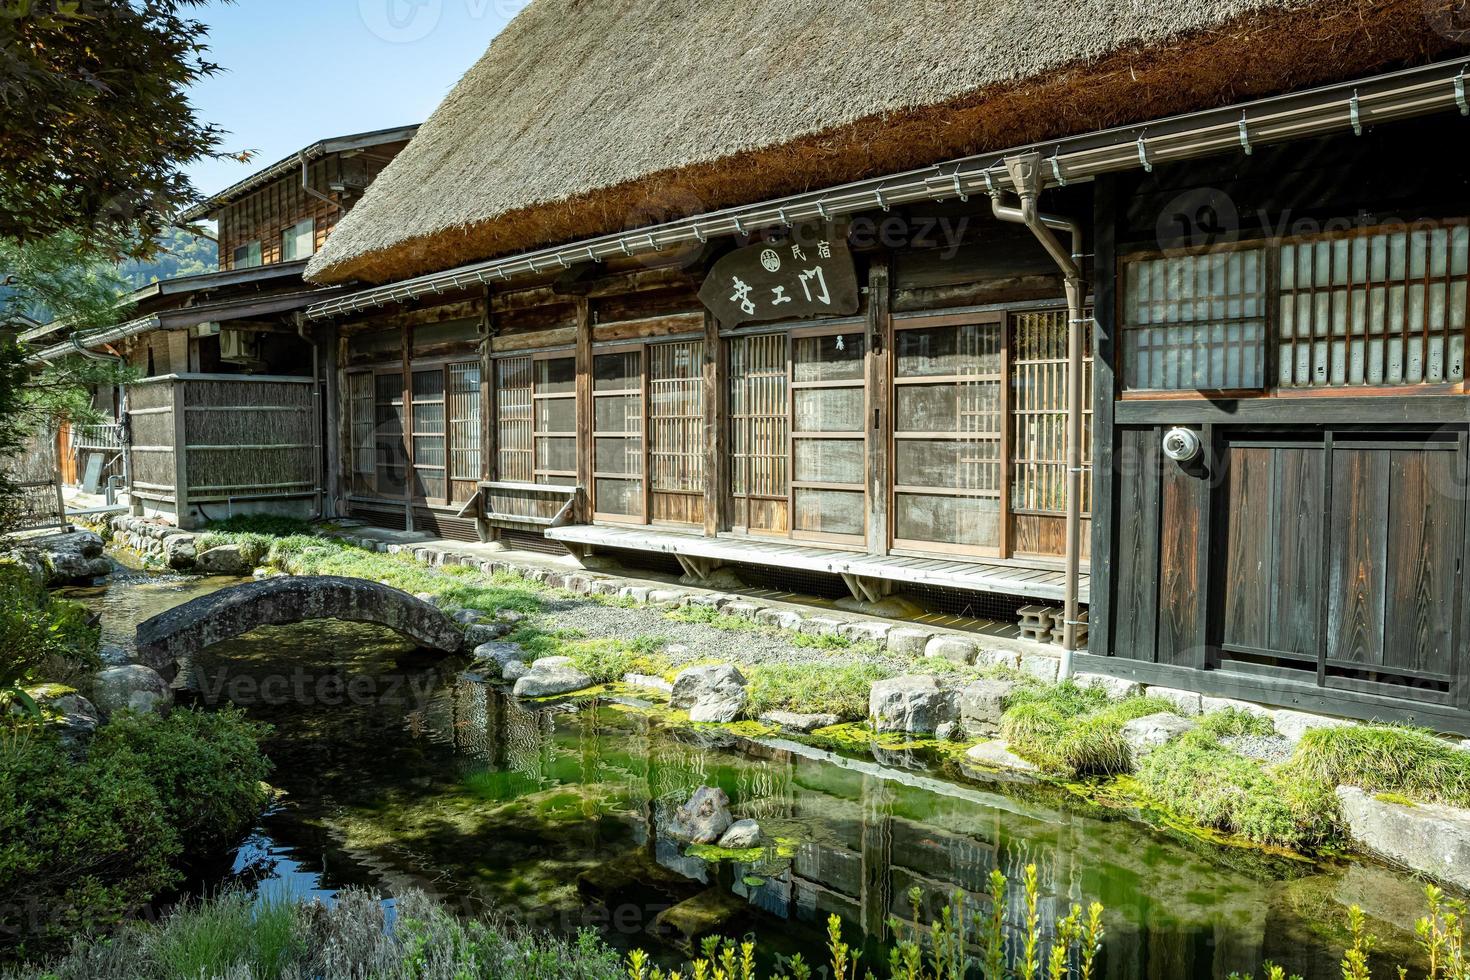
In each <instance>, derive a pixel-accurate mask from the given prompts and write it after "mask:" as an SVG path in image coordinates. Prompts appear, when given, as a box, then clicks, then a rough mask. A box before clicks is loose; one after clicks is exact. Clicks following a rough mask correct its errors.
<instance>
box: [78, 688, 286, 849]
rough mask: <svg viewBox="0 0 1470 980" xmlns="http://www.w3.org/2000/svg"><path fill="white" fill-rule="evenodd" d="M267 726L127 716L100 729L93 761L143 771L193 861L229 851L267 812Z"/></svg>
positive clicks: (229, 717)
mask: <svg viewBox="0 0 1470 980" xmlns="http://www.w3.org/2000/svg"><path fill="white" fill-rule="evenodd" d="M266 733H267V729H266V728H265V726H262V725H258V724H256V723H255V722H252V721H249V720H247V719H246V718H245V715H244V714H243V713H242V712H240V711H238V710H236V709H234V708H225V709H223V710H220V711H193V710H176V711H173V712H170V713H169V714H168V715H167V716H166V717H164V716H159V715H135V714H132V713H131V712H123V713H122V714H119V715H118V716H116V717H115V718H114V719H113V720H112V722H111V723H110V724H108V725H106V726H104V727H103V728H100V729H98V732H97V736H96V738H95V739H94V741H93V744H92V750H91V755H92V757H93V758H97V759H103V760H108V759H114V760H116V761H117V762H119V763H120V764H131V765H133V766H135V767H137V768H138V769H139V771H141V772H142V773H143V774H144V775H145V776H146V777H147V778H148V779H149V780H150V781H151V782H152V784H153V786H154V788H155V789H156V790H157V791H158V797H159V799H160V800H161V801H162V805H163V808H164V811H165V814H166V816H167V819H168V822H169V825H170V826H172V827H174V828H175V829H176V830H177V831H178V832H179V837H180V840H181V841H182V843H183V850H184V856H185V857H186V858H189V859H193V858H198V857H203V856H208V855H212V854H217V853H218V852H220V851H221V850H223V849H224V848H226V847H228V846H230V845H231V844H233V843H234V842H235V840H236V839H237V838H238V836H239V834H240V833H241V832H242V831H243V830H245V829H246V828H247V827H248V826H249V825H250V822H251V821H253V820H254V819H255V818H256V817H257V816H258V815H259V814H260V811H261V809H262V808H263V807H264V806H265V802H266V790H265V788H264V786H263V785H262V783H261V780H263V779H265V777H266V775H267V774H268V773H269V772H270V764H269V763H268V762H267V761H266V759H265V757H264V756H263V755H261V753H260V747H259V745H258V744H257V743H258V742H259V740H260V739H261V738H263V737H264V736H265V735H266Z"/></svg>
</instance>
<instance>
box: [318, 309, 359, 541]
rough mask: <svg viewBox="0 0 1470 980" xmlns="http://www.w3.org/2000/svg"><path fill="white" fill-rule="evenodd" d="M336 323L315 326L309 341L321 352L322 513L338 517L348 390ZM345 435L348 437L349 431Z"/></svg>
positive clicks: (320, 465)
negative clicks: (345, 398) (345, 404)
mask: <svg viewBox="0 0 1470 980" xmlns="http://www.w3.org/2000/svg"><path fill="white" fill-rule="evenodd" d="M337 334H338V330H337V324H336V323H334V322H329V323H327V324H325V325H323V326H322V327H320V328H318V330H317V332H316V335H315V336H314V337H313V338H312V343H313V344H314V345H315V346H316V348H317V350H319V351H321V352H322V375H321V377H320V378H317V379H315V380H316V382H317V384H318V386H319V387H318V388H317V404H318V405H319V406H320V411H321V414H320V415H318V417H317V419H318V423H319V425H320V426H321V430H320V432H319V435H320V437H321V439H322V445H321V446H320V447H319V449H318V453H317V455H318V459H319V462H318V465H317V472H318V473H320V474H321V476H322V485H321V487H320V489H321V492H322V496H321V508H320V511H321V516H322V517H337V516H338V515H339V514H341V513H343V510H342V509H341V505H340V503H339V498H340V496H341V493H342V477H343V472H342V461H343V460H344V459H346V458H347V454H346V453H344V452H343V451H342V447H343V446H346V445H349V443H348V442H347V441H346V440H344V439H343V433H344V430H345V421H346V418H347V412H346V411H345V410H344V409H345V408H346V406H344V405H343V403H342V398H343V393H344V392H346V390H347V385H346V384H345V383H344V382H345V381H346V376H345V374H344V373H343V371H342V361H341V360H340V357H341V349H340V346H339V344H338V338H337ZM348 438H349V439H350V438H351V435H350V433H349V434H348Z"/></svg>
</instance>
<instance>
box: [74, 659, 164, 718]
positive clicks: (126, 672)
mask: <svg viewBox="0 0 1470 980" xmlns="http://www.w3.org/2000/svg"><path fill="white" fill-rule="evenodd" d="M92 701H93V703H94V704H95V705H96V706H97V708H98V709H99V710H100V711H101V712H102V714H103V715H104V716H107V715H112V714H113V713H114V712H118V711H135V712H137V713H138V714H152V713H153V712H155V711H159V710H161V709H163V708H167V707H168V706H169V704H171V703H172V702H173V693H172V692H171V691H170V690H169V686H168V681H166V680H164V679H163V675H162V674H160V673H159V672H158V671H156V670H154V669H152V668H151V667H145V666H143V665H142V664H127V665H126V666H122V667H108V668H107V669H105V670H99V671H98V672H97V673H96V674H95V675H93V677H92Z"/></svg>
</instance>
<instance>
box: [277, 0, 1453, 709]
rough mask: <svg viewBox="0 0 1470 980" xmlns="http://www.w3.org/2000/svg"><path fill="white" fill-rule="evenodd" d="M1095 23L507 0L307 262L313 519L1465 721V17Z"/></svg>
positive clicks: (1243, 687)
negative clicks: (319, 354)
mask: <svg viewBox="0 0 1470 980" xmlns="http://www.w3.org/2000/svg"><path fill="white" fill-rule="evenodd" d="M574 6H575V10H574V9H573V7H574ZM1084 8H1085V9H1082V8H1077V7H1076V5H1058V4H1051V3H1043V4H1033V5H1029V6H1024V7H1019V6H1018V7H1013V8H1007V9H1005V10H1001V11H987V13H986V16H984V17H976V16H975V13H974V9H973V7H972V5H967V4H960V3H954V2H950V0H930V2H925V3H920V4H918V5H917V6H915V5H913V4H909V5H889V6H882V5H873V4H867V3H862V2H859V0H829V2H824V3H814V4H802V5H792V4H775V3H759V2H757V3H749V4H706V5H703V6H699V7H695V8H691V7H688V6H686V5H675V4H672V3H668V2H664V0H644V2H642V3H638V4H604V5H591V6H589V5H585V4H575V5H574V4H573V2H572V0H537V2H536V3H534V4H532V5H531V6H530V7H529V8H528V9H527V10H525V11H524V12H523V13H522V14H520V15H519V17H517V19H516V20H515V21H514V22H513V23H512V24H511V25H510V26H509V27H508V28H507V29H506V30H505V32H504V33H503V34H501V35H500V36H499V37H498V38H496V40H495V41H494V42H493V43H492V44H491V45H490V48H489V50H488V51H487V53H486V54H485V56H484V58H483V59H482V60H481V61H480V62H479V63H478V64H477V65H476V66H475V67H474V68H473V69H471V71H470V72H469V73H468V74H467V75H466V76H465V78H464V80H463V81H462V82H461V83H460V85H459V86H458V87H457V88H456V89H455V90H454V92H453V93H451V95H450V96H449V97H448V98H447V99H446V100H445V102H444V103H443V105H441V107H440V108H439V109H438V110H437V111H436V112H435V113H434V115H433V116H432V117H431V118H430V119H429V120H428V121H427V122H426V123H425V124H424V125H423V127H422V128H421V129H420V131H419V133H418V134H417V136H416V137H415V138H414V140H413V141H412V143H410V145H409V147H408V148H407V149H406V150H405V151H404V152H403V153H402V154H401V155H399V156H398V158H397V159H395V160H394V161H393V163H392V164H390V165H389V166H388V167H387V168H386V170H385V171H384V173H383V175H382V176H381V178H380V179H379V180H378V181H377V182H376V183H375V184H374V186H373V187H372V188H371V189H370V191H369V192H368V193H367V195H366V196H365V197H364V199H363V201H362V203H361V204H360V205H359V206H358V207H357V208H355V209H353V211H352V212H351V213H350V214H349V215H347V216H346V217H345V218H344V220H343V221H342V223H341V226H340V227H339V229H338V230H337V232H336V234H334V235H333V237H332V238H331V240H330V241H329V242H327V244H326V245H325V247H324V248H323V249H322V250H321V251H320V252H318V253H317V254H316V255H315V256H313V258H312V260H311V263H310V265H309V267H308V270H307V275H308V278H310V279H312V280H314V281H316V282H318V283H321V284H324V285H343V284H348V283H351V282H353V281H359V282H365V283H368V284H369V285H367V286H366V287H364V288H357V289H355V290H353V291H350V292H347V293H345V294H343V295H338V296H333V297H329V298H324V299H323V300H322V301H320V302H316V303H313V304H312V305H311V306H310V308H309V309H308V310H307V311H306V318H307V319H308V320H309V321H310V322H312V323H313V324H315V325H318V328H319V329H323V330H325V331H328V332H329V334H330V335H331V336H332V337H334V338H335V344H334V345H333V346H332V348H331V349H330V351H329V354H328V356H329V357H330V360H331V364H330V370H329V373H328V375H327V382H328V385H329V391H330V395H329V398H328V410H329V413H330V414H331V416H332V421H331V424H330V425H329V430H328V439H329V447H328V452H327V458H328V459H329V460H331V461H332V464H333V465H331V466H329V468H328V471H327V472H326V474H325V475H324V477H325V487H324V488H325V491H326V493H327V497H328V504H327V505H328V506H329V507H330V508H332V510H333V512H334V513H339V514H346V515H351V516H354V517H358V518H361V519H364V520H366V521H369V522H373V523H377V524H380V525H383V526H388V527H396V528H410V529H418V530H428V531H430V532H432V533H437V534H439V535H442V536H448V537H456V536H459V537H472V536H475V535H481V536H485V535H498V536H501V537H503V538H505V539H506V540H508V541H510V542H512V543H515V544H518V545H520V546H524V547H557V548H566V549H569V550H572V551H573V552H574V553H576V554H579V555H588V554H591V553H593V552H598V551H607V552H611V553H615V554H617V555H619V556H622V557H624V558H629V559H631V558H633V557H635V556H638V555H642V556H645V558H646V560H650V561H665V562H668V561H669V560H670V557H671V556H672V558H673V559H677V561H678V562H679V564H680V565H681V566H682V567H683V569H684V570H685V571H686V572H688V573H690V574H692V575H696V576H700V575H708V574H709V573H710V572H711V571H712V570H713V569H714V568H716V567H718V566H722V565H723V566H730V567H732V568H734V569H735V570H737V571H739V572H740V573H741V574H743V575H745V576H746V577H747V578H748V579H751V580H752V581H760V582H766V583H769V584H771V585H774V586H777V587H787V588H797V587H800V588H802V589H803V590H804V591H819V592H820V591H823V590H826V594H829V595H832V594H835V590H838V589H842V590H847V591H850V593H851V597H852V599H853V600H855V601H857V600H860V601H863V602H866V603H869V604H873V603H879V602H881V601H882V600H883V599H884V598H885V597H886V596H888V595H890V594H891V593H894V592H897V593H902V594H905V595H908V596H910V597H914V598H917V599H919V600H921V601H922V602H925V603H928V604H930V605H932V606H935V607H937V608H941V609H948V610H951V611H961V610H963V611H967V612H970V613H974V614H982V615H987V616H991V617H994V618H1000V617H1007V616H1015V615H1016V614H1017V612H1018V611H1019V610H1020V609H1021V607H1026V606H1037V605H1040V606H1046V607H1058V606H1063V605H1065V611H1064V612H1063V614H1062V615H1061V617H1060V618H1059V619H1060V621H1057V620H1056V619H1054V620H1052V624H1054V625H1055V627H1056V629H1057V633H1058V640H1059V641H1060V642H1061V644H1062V646H1063V647H1065V648H1066V649H1067V650H1068V651H1069V653H1070V652H1071V651H1072V650H1073V648H1078V649H1077V652H1075V654H1073V655H1071V656H1070V657H1069V658H1068V663H1067V668H1068V669H1086V670H1091V671H1099V672H1104V673H1110V674H1114V675H1118V676H1124V677H1131V678H1137V679H1140V680H1145V681H1148V682H1150V683H1155V684H1170V685H1174V686H1177V687H1181V688H1188V689H1191V690H1196V691H1202V692H1205V693H1208V694H1212V695H1225V696H1240V697H1247V698H1251V699H1253V700H1258V701H1264V702H1268V703H1275V704H1282V705H1300V706H1304V707H1307V708H1312V709H1316V710H1322V711H1326V712H1329V713H1337V714H1346V715H1358V716H1365V717H1395V718H1412V719H1416V720H1420V721H1424V722H1428V723H1432V724H1434V725H1437V726H1439V727H1442V728H1459V729H1462V730H1463V729H1465V728H1466V727H1467V726H1470V680H1467V670H1466V668H1467V660H1466V658H1467V642H1466V630H1467V628H1470V623H1467V615H1466V614H1467V613H1470V609H1467V601H1470V590H1467V589H1466V588H1465V583H1464V579H1463V575H1464V571H1463V569H1464V565H1465V562H1466V560H1467V559H1470V541H1467V535H1466V527H1467V520H1470V513H1467V499H1470V497H1467V494H1466V492H1465V488H1466V472H1467V457H1470V450H1467V427H1470V399H1467V397H1466V392H1465V388H1464V363H1463V362H1464V344H1465V337H1466V330H1467V303H1470V298H1467V283H1470V267H1467V259H1470V247H1467V246H1470V241H1467V223H1466V221H1467V218H1470V188H1467V182H1466V176H1465V169H1464V167H1463V165H1462V164H1461V163H1460V162H1459V159H1458V157H1459V156H1460V154H1459V153H1458V151H1453V150H1451V149H1450V148H1451V147H1453V146H1457V145H1460V143H1459V140H1461V139H1463V138H1464V134H1465V132H1466V131H1467V130H1466V129H1465V127H1467V126H1470V122H1467V120H1466V118H1465V117H1466V114H1467V113H1470V106H1467V101H1466V90H1465V62H1464V57H1465V55H1466V51H1467V50H1470V49H1467V46H1466V43H1465V42H1466V40H1467V35H1466V33H1465V32H1464V29H1463V26H1462V25H1460V24H1459V23H1458V21H1457V20H1456V13H1457V10H1458V8H1456V7H1455V5H1454V4H1452V3H1443V4H1441V3H1439V2H1437V0H1412V2H1400V0H1387V2H1369V0H1293V2H1283V0H1232V2H1228V3H1217V4H1209V5H1203V4H1178V3H1163V2H1155V0H1146V2H1143V3H1139V4H1132V5H1117V4H1107V5H1102V4H1098V5H1084ZM787 303H789V304H790V305H789V306H788V305H785V304H787ZM1069 436H1070V437H1069ZM1069 532H1070V533H1069ZM871 607H872V606H871V605H870V608H871ZM1084 608H1085V609H1086V611H1087V615H1085V616H1084V613H1083V609H1084ZM1087 620H1090V622H1088V623H1087V627H1088V629H1087V632H1086V634H1085V639H1084V635H1083V634H1084V630H1083V628H1082V627H1083V623H1084V622H1085V621H1087Z"/></svg>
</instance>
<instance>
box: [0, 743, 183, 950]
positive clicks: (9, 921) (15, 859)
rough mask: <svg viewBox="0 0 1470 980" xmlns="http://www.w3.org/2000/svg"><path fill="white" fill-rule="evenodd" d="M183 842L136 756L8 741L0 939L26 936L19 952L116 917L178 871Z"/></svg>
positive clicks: (0, 833)
mask: <svg viewBox="0 0 1470 980" xmlns="http://www.w3.org/2000/svg"><path fill="white" fill-rule="evenodd" d="M179 849H180V845H179V837H178V833H177V831H176V829H175V828H174V827H173V826H172V825H171V824H170V822H169V819H168V815H167V810H166V809H165V807H164V806H163V804H162V802H161V801H160V799H159V796H158V790H157V788H156V787H155V786H154V784H153V782H152V781H151V780H149V778H148V775H147V773H146V772H144V771H143V769H142V768H140V767H139V766H138V765H137V764H136V761H135V760H133V759H124V758H120V757H118V756H117V755H115V754H114V755H109V754H105V753H104V754H97V753H92V754H91V755H89V756H88V757H87V758H86V759H84V760H82V761H80V762H78V761H75V760H73V759H72V758H71V757H70V756H69V755H68V754H67V753H66V751H64V750H63V749H62V747H61V746H60V745H59V744H58V742H57V741H56V740H55V739H54V738H53V737H51V736H49V735H42V734H27V733H21V734H12V735H10V736H8V737H6V738H5V739H4V740H3V741H0V895H3V896H5V902H4V908H3V917H0V937H3V939H0V942H5V943H12V944H17V946H16V947H12V949H11V950H10V952H12V953H15V952H20V953H22V954H25V953H31V952H34V951H37V950H42V949H46V948H48V947H50V946H53V945H55V944H56V943H57V942H59V941H61V940H63V939H65V938H66V937H68V936H70V935H73V934H75V933H80V932H89V931H92V930H96V929H103V928H107V927H110V926H112V925H114V924H115V923H116V922H118V921H119V920H120V919H121V918H122V917H123V916H125V915H127V914H128V913H130V912H132V911H133V910H134V909H136V908H138V907H139V906H140V905H142V904H143V903H144V902H147V901H148V900H149V899H150V898H152V897H153V896H154V895H155V894H157V893H158V892H160V891H162V890H163V889H165V888H167V887H169V886H171V885H173V884H175V883H176V882H177V881H178V880H179V874H178V872H177V871H176V870H175V869H174V868H173V867H172V865H171V862H172V860H173V859H174V857H175V856H176V855H177V854H178V853H179ZM0 952H3V948H0Z"/></svg>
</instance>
